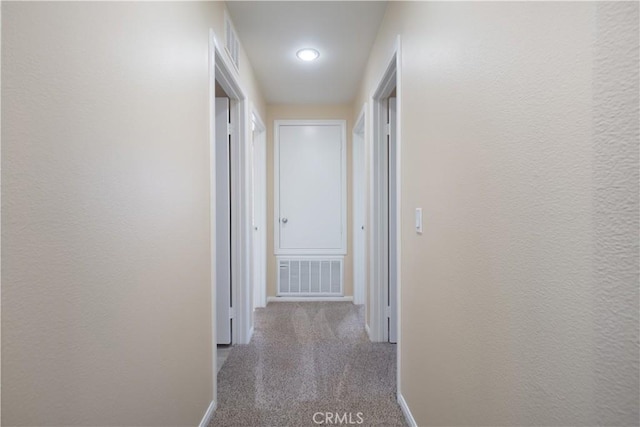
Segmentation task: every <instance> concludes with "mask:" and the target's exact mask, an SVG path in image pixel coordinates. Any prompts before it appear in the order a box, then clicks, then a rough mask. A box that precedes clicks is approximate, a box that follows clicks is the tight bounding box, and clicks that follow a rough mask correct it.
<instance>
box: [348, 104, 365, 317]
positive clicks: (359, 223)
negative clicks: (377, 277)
mask: <svg viewBox="0 0 640 427" xmlns="http://www.w3.org/2000/svg"><path fill="white" fill-rule="evenodd" d="M366 110H367V104H366V103H365V104H364V105H363V106H362V110H361V111H360V114H359V115H358V118H357V120H356V124H355V125H354V127H353V135H352V138H351V143H352V146H353V147H352V151H351V152H352V163H353V164H352V167H351V170H352V177H353V191H352V199H353V200H352V206H353V207H352V209H353V224H352V227H353V230H352V233H353V303H354V304H364V305H365V310H367V309H368V308H367V305H368V304H367V303H366V301H365V283H366V282H367V277H366V276H367V273H366V271H364V270H365V265H366V262H365V261H366V241H365V242H362V247H361V248H360V252H361V253H360V254H358V248H357V247H356V246H357V242H358V237H359V235H360V233H361V232H362V230H361V228H362V227H364V230H365V232H366V230H367V229H368V225H367V224H366V203H367V201H366V197H364V196H365V194H364V193H366V185H364V186H362V185H360V186H359V185H358V180H359V179H361V180H362V181H360V183H361V184H363V183H364V181H366V178H365V175H366V171H365V161H364V160H365V156H366V150H365V141H366V136H367V135H366V127H365V113H366ZM358 138H361V140H362V146H361V147H360V148H359V151H361V152H360V153H356V141H357V140H358ZM358 154H359V155H358ZM358 163H359V164H358ZM357 171H360V173H361V175H362V176H361V177H356V175H355V174H356V172H357ZM363 178H364V179H363ZM361 187H362V188H361ZM359 192H361V193H363V194H362V196H360V195H359V194H358V193H359ZM360 197H362V199H360ZM360 201H361V202H362V203H361V206H360V207H359V208H358V206H357V205H358V204H359V203H360ZM359 209H362V212H361V214H362V216H363V217H364V218H359V217H358V215H356V213H357V212H359ZM358 262H360V263H362V264H363V265H362V266H360V267H361V268H362V269H363V271H359V266H358ZM360 273H362V274H360Z"/></svg>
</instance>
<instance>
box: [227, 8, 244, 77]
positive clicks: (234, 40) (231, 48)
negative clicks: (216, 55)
mask: <svg viewBox="0 0 640 427" xmlns="http://www.w3.org/2000/svg"><path fill="white" fill-rule="evenodd" d="M224 34H225V43H224V47H225V49H226V50H227V54H228V55H229V58H231V62H233V65H234V66H235V67H236V71H238V70H240V60H239V56H240V41H239V40H238V34H236V29H235V28H234V27H233V22H231V18H229V14H228V13H226V12H225V14H224Z"/></svg>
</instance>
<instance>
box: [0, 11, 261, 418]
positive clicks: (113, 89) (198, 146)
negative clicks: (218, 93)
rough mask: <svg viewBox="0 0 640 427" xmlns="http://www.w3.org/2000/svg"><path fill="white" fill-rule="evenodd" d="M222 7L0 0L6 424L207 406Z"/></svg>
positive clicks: (192, 414) (177, 412)
mask: <svg viewBox="0 0 640 427" xmlns="http://www.w3.org/2000/svg"><path fill="white" fill-rule="evenodd" d="M223 10H224V4H223V3H220V2H210V3H201V2H194V3H145V2H130V3H125V2H123V3H117V2H109V3H97V2H91V3H81V2H69V3H63V2H51V3H46V2H43V3H27V2H21V3H12V2H2V36H3V40H2V42H3V43H2V124H3V127H2V183H3V188H2V285H3V289H2V424H3V425H6V426H9V425H31V426H35V425H37V426H45V425H65V426H73V425H123V426H133V425H147V426H160V425H166V426H181V425H192V426H193V425H197V424H198V423H199V421H200V419H201V418H202V416H203V415H204V413H205V410H206V409H207V407H208V405H209V402H210V401H211V398H212V363H214V361H213V360H212V354H211V353H212V349H211V347H212V342H211V341H212V339H211V337H212V331H211V317H212V307H211V304H210V300H211V297H210V295H211V285H210V257H211V253H210V249H209V248H210V242H209V231H210V230H209V191H210V188H209V162H208V158H209V117H208V114H209V113H208V110H209V104H208V100H207V96H208V92H209V86H208V85H209V83H208V38H209V28H211V27H213V28H214V29H215V31H216V33H217V34H218V36H222V35H223V34H224V33H223V28H222V25H223V18H222V17H223ZM241 60H242V65H241V66H242V68H243V70H242V73H241V77H242V81H243V83H244V85H245V89H246V91H247V93H249V94H250V96H251V98H252V99H251V100H252V102H253V103H254V104H255V105H256V106H257V108H258V109H259V110H260V111H261V113H262V114H263V115H264V113H265V110H264V102H263V101H262V100H261V98H260V95H259V93H257V90H256V87H257V86H256V84H255V81H254V80H253V76H252V75H251V72H250V69H249V66H248V61H247V59H246V56H244V54H243V57H242V59H241Z"/></svg>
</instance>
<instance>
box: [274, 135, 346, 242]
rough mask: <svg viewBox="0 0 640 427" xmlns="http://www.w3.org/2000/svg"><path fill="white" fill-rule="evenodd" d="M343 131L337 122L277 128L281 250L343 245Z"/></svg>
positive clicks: (278, 229)
mask: <svg viewBox="0 0 640 427" xmlns="http://www.w3.org/2000/svg"><path fill="white" fill-rule="evenodd" d="M343 130H344V129H343V127H342V126H341V125H339V124H336V125H310V124H301V125H280V126H279V141H278V142H279V147H278V165H279V171H278V172H277V173H278V174H279V176H278V184H279V189H278V190H279V206H278V207H279V213H278V219H279V221H278V224H277V229H276V232H277V233H278V235H277V236H276V237H277V238H278V237H279V239H278V241H279V249H280V250H281V251H296V250H337V251H339V250H341V249H342V247H343V240H344V239H343V232H344V230H343V228H344V226H343V225H344V224H343V221H344V215H343V209H344V206H343V204H344V201H343V196H344V194H343V192H344V190H343V184H344V179H345V177H344V176H343V143H344V141H343Z"/></svg>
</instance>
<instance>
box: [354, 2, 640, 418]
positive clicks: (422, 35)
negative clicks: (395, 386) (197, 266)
mask: <svg viewBox="0 0 640 427" xmlns="http://www.w3.org/2000/svg"><path fill="white" fill-rule="evenodd" d="M397 34H401V35H402V76H401V78H402V88H401V93H400V94H399V95H400V97H401V108H402V124H401V128H402V138H403V139H402V161H401V162H402V208H401V209H402V214H401V219H402V224H403V225H402V244H401V247H402V263H401V272H402V290H401V304H402V310H403V311H402V317H401V321H402V326H401V334H402V343H401V349H400V350H401V391H402V394H403V395H404V397H405V399H406V401H407V402H408V404H409V407H410V409H411V411H412V412H413V415H414V416H415V418H416V420H417V422H418V424H419V425H421V426H427V425H451V426H452V425H638V423H639V420H638V399H639V394H638V388H639V385H638V381H639V380H638V378H639V375H638V311H639V310H638V242H637V237H638V4H637V3H609V4H598V3H560V2H557V3H537V2H536V3H503V2H498V3H489V2H474V3H449V2H393V3H390V5H389V7H388V10H387V13H386V16H385V19H384V21H383V24H382V27H381V30H380V33H379V36H378V39H377V41H376V43H375V45H374V48H373V51H372V55H371V58H370V61H369V64H368V68H367V71H366V75H365V76H364V79H363V85H362V87H361V90H360V95H359V96H358V98H357V99H356V101H355V104H354V111H359V110H360V108H361V106H362V103H363V102H364V101H365V100H366V97H367V96H368V95H369V94H370V93H371V91H372V89H373V87H374V84H375V79H377V78H379V77H380V76H381V74H382V72H383V71H384V66H385V65H386V63H385V62H386V60H387V59H388V58H389V56H390V53H391V47H392V45H393V43H394V41H395V36H396V35H397ZM417 207H422V208H423V209H424V221H425V225H424V234H423V235H417V234H416V233H415V232H414V230H413V220H412V219H413V212H414V209H415V208H417Z"/></svg>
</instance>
